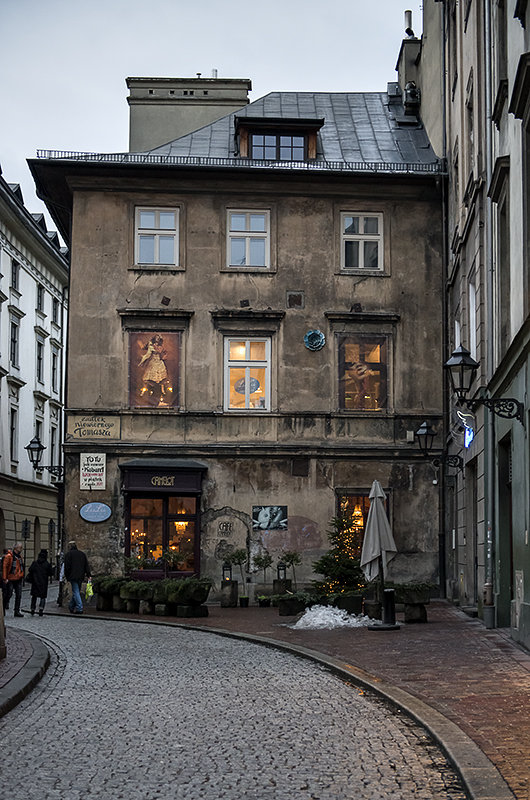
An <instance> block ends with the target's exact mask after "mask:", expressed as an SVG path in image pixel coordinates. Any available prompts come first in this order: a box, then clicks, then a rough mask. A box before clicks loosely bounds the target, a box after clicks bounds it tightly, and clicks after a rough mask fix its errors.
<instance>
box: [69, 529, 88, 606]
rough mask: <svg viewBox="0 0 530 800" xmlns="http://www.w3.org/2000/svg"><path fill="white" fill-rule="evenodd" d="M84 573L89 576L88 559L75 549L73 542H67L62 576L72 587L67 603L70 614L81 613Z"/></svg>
mask: <svg viewBox="0 0 530 800" xmlns="http://www.w3.org/2000/svg"><path fill="white" fill-rule="evenodd" d="M85 575H86V576H87V577H88V578H90V577H91V573H90V567H89V564H88V559H87V557H86V555H85V553H83V551H82V550H78V549H77V545H76V543H75V542H68V552H67V553H66V555H65V557H64V577H65V578H66V580H67V581H70V585H71V587H72V597H71V600H70V602H69V604H68V611H69V612H70V614H82V613H83V601H82V600H81V584H82V583H83V579H84V577H85Z"/></svg>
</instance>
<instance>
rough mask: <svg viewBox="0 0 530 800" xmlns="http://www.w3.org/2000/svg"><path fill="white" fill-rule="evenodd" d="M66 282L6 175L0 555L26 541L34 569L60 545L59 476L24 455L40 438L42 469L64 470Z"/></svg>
mask: <svg viewBox="0 0 530 800" xmlns="http://www.w3.org/2000/svg"><path fill="white" fill-rule="evenodd" d="M68 275H69V267H68V260H67V254H66V251H65V250H64V249H63V248H61V245H60V241H59V237H58V235H57V233H56V232H54V231H48V230H47V227H46V222H45V220H44V215H43V214H31V213H30V212H29V211H28V210H27V208H26V207H25V205H24V201H23V197H22V192H21V190H20V187H19V186H18V185H17V184H10V183H6V181H5V180H4V178H3V177H2V176H1V173H0V547H1V548H2V549H4V548H6V547H12V546H13V544H14V543H15V542H16V541H23V542H24V547H25V554H26V559H27V560H28V561H29V560H30V559H33V558H34V557H36V554H37V553H38V552H39V550H40V548H42V547H44V548H46V549H47V550H49V551H50V557H51V556H52V555H53V554H54V553H56V551H57V549H58V547H59V545H60V531H61V519H62V485H63V484H62V482H61V480H60V472H59V471H58V470H55V475H53V474H51V473H50V472H49V471H48V470H46V469H39V470H37V471H35V470H34V469H33V467H32V465H31V462H30V460H29V458H28V454H27V452H26V451H25V449H24V448H25V447H26V446H27V445H28V444H29V442H30V441H31V440H32V439H33V438H34V437H37V438H38V439H39V441H40V442H41V444H42V446H43V447H45V448H46V449H45V450H44V458H43V460H42V465H46V466H51V465H54V466H56V467H58V466H60V465H61V463H62V452H61V446H62V433H63V422H64V420H63V380H64V351H65V335H66V314H67V296H68V292H67V290H68Z"/></svg>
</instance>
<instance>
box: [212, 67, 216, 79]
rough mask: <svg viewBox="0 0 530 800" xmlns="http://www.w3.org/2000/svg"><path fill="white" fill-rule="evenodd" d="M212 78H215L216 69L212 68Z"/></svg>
mask: <svg viewBox="0 0 530 800" xmlns="http://www.w3.org/2000/svg"><path fill="white" fill-rule="evenodd" d="M212 78H217V70H216V69H212Z"/></svg>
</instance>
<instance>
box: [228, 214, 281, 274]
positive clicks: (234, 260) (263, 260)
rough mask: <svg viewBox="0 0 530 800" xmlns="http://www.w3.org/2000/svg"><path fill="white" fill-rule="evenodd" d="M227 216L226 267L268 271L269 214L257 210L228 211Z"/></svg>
mask: <svg viewBox="0 0 530 800" xmlns="http://www.w3.org/2000/svg"><path fill="white" fill-rule="evenodd" d="M227 215H228V220H227V229H228V237H227V254H226V258H227V261H226V263H227V266H228V267H233V268H236V269H237V268H245V267H247V268H252V269H268V268H269V267H270V212H269V211H262V210H259V209H254V210H252V211H248V210H247V211H244V210H238V209H229V210H228V212H227Z"/></svg>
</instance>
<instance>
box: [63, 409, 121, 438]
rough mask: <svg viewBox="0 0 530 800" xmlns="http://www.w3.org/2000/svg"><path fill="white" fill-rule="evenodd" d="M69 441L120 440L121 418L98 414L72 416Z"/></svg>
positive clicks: (68, 433) (68, 428) (68, 435)
mask: <svg viewBox="0 0 530 800" xmlns="http://www.w3.org/2000/svg"><path fill="white" fill-rule="evenodd" d="M66 438H67V439H78V440H84V439H100V440H103V441H104V440H106V439H107V440H108V439H119V438H120V418H119V417H109V416H97V415H96V414H86V415H85V414H72V415H70V416H69V417H68V423H67V433H66Z"/></svg>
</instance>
